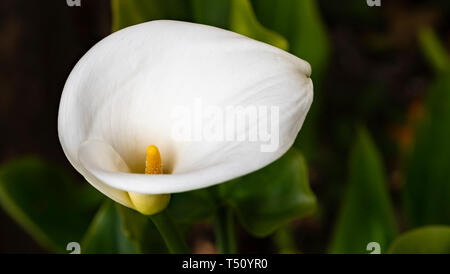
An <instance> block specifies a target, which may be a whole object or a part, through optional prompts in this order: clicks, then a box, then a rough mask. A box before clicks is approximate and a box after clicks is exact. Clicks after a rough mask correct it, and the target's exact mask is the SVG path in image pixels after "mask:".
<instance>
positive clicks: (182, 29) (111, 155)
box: [58, 20, 313, 207]
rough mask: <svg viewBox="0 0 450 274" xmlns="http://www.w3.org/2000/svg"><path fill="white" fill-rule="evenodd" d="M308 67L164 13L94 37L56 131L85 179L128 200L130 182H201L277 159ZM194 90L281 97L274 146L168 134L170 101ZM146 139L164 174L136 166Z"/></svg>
mask: <svg viewBox="0 0 450 274" xmlns="http://www.w3.org/2000/svg"><path fill="white" fill-rule="evenodd" d="M310 73H311V68H310V65H309V64H308V63H307V62H305V61H304V60H301V59H299V58H297V57H295V56H294V55H291V54H289V53H287V52H285V51H283V50H280V49H278V48H275V47H273V46H270V45H268V44H265V43H262V42H258V41H255V40H252V39H250V38H247V37H245V36H242V35H239V34H236V33H233V32H230V31H226V30H222V29H219V28H215V27H211V26H206V25H199V24H193V23H186V22H178V21H166V20H162V21H151V22H147V23H143V24H139V25H135V26H131V27H128V28H125V29H123V30H120V31H117V32H115V33H113V34H111V35H109V36H108V37H106V38H104V39H103V40H101V41H100V42H99V43H98V44H96V45H95V46H94V47H92V48H91V49H90V50H89V51H88V52H87V53H86V54H85V55H84V56H83V57H82V58H81V59H80V61H79V62H78V63H77V64H76V66H75V68H74V69H73V70H72V72H71V73H70V75H69V77H68V79H67V82H66V84H65V86H64V91H63V94H62V97H61V103H60V108H59V117H58V133H59V139H60V142H61V145H62V147H63V150H64V152H65V154H66V156H67V158H68V159H69V161H70V163H71V164H72V165H73V166H74V167H75V169H76V170H77V171H78V172H80V173H81V174H82V175H83V176H84V177H85V178H86V180H87V181H89V182H90V183H91V184H92V185H93V186H94V187H96V188H97V189H98V190H99V191H101V192H102V193H103V194H105V195H107V196H109V197H110V198H112V199H113V200H115V201H117V202H119V203H121V204H123V205H125V206H128V207H133V206H132V203H131V201H130V198H129V196H128V193H127V192H136V193H148V194H160V193H174V192H182V191H188V190H194V189H199V188H203V187H208V186H211V185H214V184H217V183H221V182H224V181H227V180H230V179H233V178H235V177H238V176H241V175H245V174H247V173H250V172H252V171H255V170H257V169H260V168H262V167H264V166H266V165H268V164H270V163H271V162H273V161H275V160H276V159H278V158H279V157H280V156H281V155H283V154H284V153H285V152H286V151H287V150H288V149H289V147H290V146H291V145H292V144H293V142H294V140H295V138H296V136H297V134H298V132H299V130H300V128H301V126H302V124H303V121H304V119H305V116H306V114H307V112H308V110H309V107H310V105H311V103H312V98H313V85H312V81H311V79H310V78H309V76H310ZM199 98H200V99H201V100H202V103H203V104H207V105H214V106H219V107H226V106H237V105H240V106H246V105H264V106H277V107H279V147H278V149H277V150H276V151H274V152H261V150H260V143H258V142H250V141H244V142H206V141H191V142H189V141H183V142H180V141H174V139H173V138H172V137H171V134H172V126H173V124H174V123H175V121H174V119H175V118H174V117H173V109H174V107H179V106H192V105H193V104H194V103H195V100H198V99H199ZM205 119H206V118H205ZM151 144H154V145H156V146H157V147H158V148H159V150H160V152H161V157H162V161H163V167H164V172H165V173H167V174H161V175H145V174H143V173H144V166H145V153H146V148H147V147H148V146H149V145H151Z"/></svg>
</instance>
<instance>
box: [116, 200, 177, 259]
mask: <svg viewBox="0 0 450 274" xmlns="http://www.w3.org/2000/svg"><path fill="white" fill-rule="evenodd" d="M117 209H118V212H119V214H120V216H121V217H122V220H123V222H122V228H123V230H124V232H125V235H126V236H127V237H128V239H130V241H132V242H133V243H134V244H135V246H136V247H137V251H138V252H139V253H167V252H168V251H167V248H166V244H165V243H164V241H163V239H162V238H161V234H159V232H158V230H157V228H156V226H155V225H154V224H153V222H152V221H151V220H150V218H149V217H147V216H145V215H142V214H140V213H139V212H137V211H135V210H132V209H130V208H128V207H125V206H122V205H117Z"/></svg>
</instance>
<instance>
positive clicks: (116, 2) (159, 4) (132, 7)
mask: <svg viewBox="0 0 450 274" xmlns="http://www.w3.org/2000/svg"><path fill="white" fill-rule="evenodd" d="M111 7H112V18H113V23H112V25H113V27H112V29H113V31H117V30H120V29H123V28H125V27H128V26H131V25H135V24H139V23H143V22H147V21H150V20H158V19H171V20H183V21H188V19H189V16H190V9H189V2H188V1H185V0H164V1H162V0H111Z"/></svg>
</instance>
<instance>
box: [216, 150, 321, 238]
mask: <svg viewBox="0 0 450 274" xmlns="http://www.w3.org/2000/svg"><path fill="white" fill-rule="evenodd" d="M219 187H220V188H219V191H220V195H221V197H222V199H224V200H225V201H227V202H228V203H229V204H230V205H231V206H232V207H233V208H234V209H235V210H236V213H237V216H238V218H239V220H240V222H241V223H242V225H243V226H244V227H245V228H246V229H247V230H248V231H249V232H250V233H251V234H253V235H255V236H259V237H264V236H267V235H269V234H271V233H273V232H274V231H275V230H276V229H278V228H279V227H281V226H282V225H284V224H286V223H288V222H289V221H291V220H293V219H295V218H299V217H303V216H305V215H307V214H310V213H312V212H313V211H314V210H315V208H316V198H315V196H314V194H313V193H312V191H311V189H310V188H309V184H308V174H307V167H306V163H305V160H304V159H303V157H302V155H301V154H300V153H299V152H298V151H297V150H296V149H295V148H292V149H290V150H289V151H288V152H287V153H286V154H285V155H284V156H283V157H281V158H280V159H279V160H277V161H275V162H274V163H272V164H270V165H269V166H267V167H265V168H263V169H261V170H259V171H256V172H254V173H251V174H249V175H246V176H243V177H241V178H238V179H235V180H233V181H230V182H227V183H225V184H221V185H219Z"/></svg>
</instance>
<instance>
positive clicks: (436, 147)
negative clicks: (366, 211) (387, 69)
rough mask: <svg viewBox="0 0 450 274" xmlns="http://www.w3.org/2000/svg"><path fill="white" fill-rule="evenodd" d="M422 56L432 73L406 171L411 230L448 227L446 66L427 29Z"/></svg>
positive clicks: (449, 75) (449, 91) (449, 82)
mask: <svg viewBox="0 0 450 274" xmlns="http://www.w3.org/2000/svg"><path fill="white" fill-rule="evenodd" d="M419 37H420V42H421V45H422V50H423V52H424V55H425V56H426V57H427V58H428V60H430V64H433V67H434V68H435V69H436V72H437V76H436V79H435V80H434V82H433V83H432V85H431V87H430V89H429V90H428V94H427V97H426V101H425V103H424V110H423V113H422V115H421V119H420V121H419V122H418V124H417V125H416V131H415V134H414V135H415V141H414V144H413V146H412V149H411V152H410V155H409V158H408V162H407V169H406V185H405V199H406V203H407V207H408V213H409V221H410V222H411V225H412V227H419V226H424V225H432V224H447V225H448V224H450V199H449V197H450V183H449V180H450V168H449V167H450V142H449V140H450V66H449V63H448V54H447V52H446V50H445V49H444V47H443V46H442V44H441V42H440V41H439V39H438V38H437V37H436V34H435V33H434V32H433V31H432V30H431V29H429V28H425V29H423V30H422V31H421V32H420V33H419Z"/></svg>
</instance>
